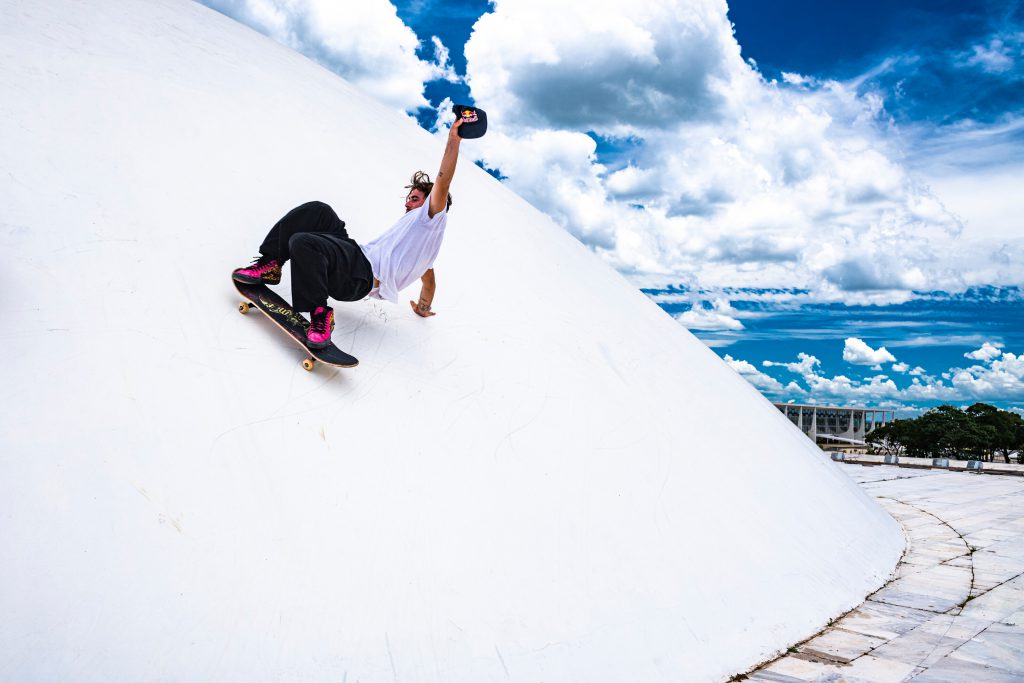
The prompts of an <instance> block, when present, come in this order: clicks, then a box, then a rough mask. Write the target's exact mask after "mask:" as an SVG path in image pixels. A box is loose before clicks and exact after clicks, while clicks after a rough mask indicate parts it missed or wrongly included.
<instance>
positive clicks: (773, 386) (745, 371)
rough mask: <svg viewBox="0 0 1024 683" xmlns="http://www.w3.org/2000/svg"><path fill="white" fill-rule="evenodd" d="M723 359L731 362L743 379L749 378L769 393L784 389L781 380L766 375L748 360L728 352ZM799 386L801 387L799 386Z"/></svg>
mask: <svg viewBox="0 0 1024 683" xmlns="http://www.w3.org/2000/svg"><path fill="white" fill-rule="evenodd" d="M723 360H725V362H726V363H728V364H729V367H731V368H732V369H733V370H735V371H736V372H738V373H739V374H740V375H742V377H743V379H745V380H747V381H748V382H750V383H751V384H753V385H754V386H755V387H757V388H758V389H760V390H761V391H764V392H767V393H769V394H778V393H780V392H782V391H783V386H782V383H781V382H779V380H777V379H775V378H774V377H772V376H771V375H766V374H765V373H763V372H761V371H760V370H758V369H757V368H756V367H754V366H753V365H751V364H750V363H748V362H747V361H745V360H736V359H735V358H733V357H732V356H730V355H728V354H726V356H725V357H724V359H723ZM797 388H798V389H799V387H797Z"/></svg>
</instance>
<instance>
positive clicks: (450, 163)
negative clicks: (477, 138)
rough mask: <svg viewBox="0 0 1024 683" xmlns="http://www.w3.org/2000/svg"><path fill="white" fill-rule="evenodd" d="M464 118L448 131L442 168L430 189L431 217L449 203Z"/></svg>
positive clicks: (429, 210) (457, 120)
mask: <svg viewBox="0 0 1024 683" xmlns="http://www.w3.org/2000/svg"><path fill="white" fill-rule="evenodd" d="M461 125H462V119H461V118H456V119H455V123H453V124H452V127H451V130H449V131H448V144H446V145H445V147H444V156H443V157H441V168H440V170H438V172H437V177H436V178H434V189H433V190H431V191H430V207H429V208H428V209H427V211H428V212H429V215H430V217H431V218H433V217H434V216H436V215H437V214H439V213H440V212H442V211H444V207H445V204H447V203H448V188H449V187H451V184H452V178H453V177H455V164H456V163H457V162H458V161H459V143H460V142H462V138H460V137H459V126H461Z"/></svg>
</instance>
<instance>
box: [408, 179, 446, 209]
mask: <svg viewBox="0 0 1024 683" xmlns="http://www.w3.org/2000/svg"><path fill="white" fill-rule="evenodd" d="M405 189H406V190H408V191H409V192H412V191H413V190H419V191H420V192H422V193H423V196H424V197H426V196H428V195H429V194H430V191H431V190H433V189H434V183H433V182H431V180H430V176H429V175H427V174H426V173H424V172H423V171H416V172H415V173H413V174H412V178H411V179H410V180H409V184H408V185H406V186H405ZM406 194H408V192H407V193H406ZM444 208H445V211H447V210H448V209H450V208H452V193H451V192H449V193H448V202H447V203H446V204H445V207H444Z"/></svg>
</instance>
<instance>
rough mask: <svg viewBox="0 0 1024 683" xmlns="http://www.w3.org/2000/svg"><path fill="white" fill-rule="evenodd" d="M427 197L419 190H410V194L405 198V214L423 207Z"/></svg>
mask: <svg viewBox="0 0 1024 683" xmlns="http://www.w3.org/2000/svg"><path fill="white" fill-rule="evenodd" d="M426 198H427V196H426V195H425V194H423V193H422V192H421V191H419V190H410V191H409V194H408V195H406V197H405V212H406V213H408V212H410V211H412V210H413V209H418V208H420V207H421V206H423V202H424V201H425V200H426Z"/></svg>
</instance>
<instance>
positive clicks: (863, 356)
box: [843, 337, 896, 369]
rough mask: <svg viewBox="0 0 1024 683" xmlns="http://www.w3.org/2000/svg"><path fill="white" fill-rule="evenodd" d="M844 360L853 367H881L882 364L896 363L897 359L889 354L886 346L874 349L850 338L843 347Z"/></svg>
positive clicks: (859, 340)
mask: <svg viewBox="0 0 1024 683" xmlns="http://www.w3.org/2000/svg"><path fill="white" fill-rule="evenodd" d="M843 360H845V361H846V362H847V363H852V364H853V365H872V366H880V364H881V363H894V362H896V357H895V356H893V355H892V354H891V353H889V351H888V350H887V349H886V348H885V347H884V346H881V347H879V348H878V349H872V348H871V347H870V346H868V345H867V344H866V343H865V342H864V341H863V340H861V339H857V338H856V337H849V338H848V339H847V340H846V343H845V345H844V347H843ZM876 369H881V368H880V367H879V368H876Z"/></svg>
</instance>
